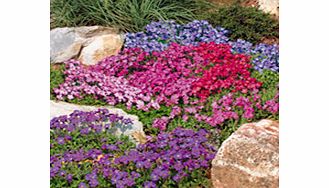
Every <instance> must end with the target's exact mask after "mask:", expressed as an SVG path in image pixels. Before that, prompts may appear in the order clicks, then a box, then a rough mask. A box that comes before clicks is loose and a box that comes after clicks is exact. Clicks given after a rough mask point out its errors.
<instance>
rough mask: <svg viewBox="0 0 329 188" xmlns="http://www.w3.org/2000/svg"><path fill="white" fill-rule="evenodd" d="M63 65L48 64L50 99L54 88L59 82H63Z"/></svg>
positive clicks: (53, 95) (53, 97)
mask: <svg viewBox="0 0 329 188" xmlns="http://www.w3.org/2000/svg"><path fill="white" fill-rule="evenodd" d="M64 69H65V66H64V65H50V99H52V100H54V99H55V98H56V97H55V94H54V92H53V89H54V88H57V87H58V86H59V85H60V84H61V83H64V79H65V77H64Z"/></svg>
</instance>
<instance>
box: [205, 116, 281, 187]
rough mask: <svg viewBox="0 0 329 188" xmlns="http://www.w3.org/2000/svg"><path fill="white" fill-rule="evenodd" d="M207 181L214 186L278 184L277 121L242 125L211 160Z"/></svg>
mask: <svg viewBox="0 0 329 188" xmlns="http://www.w3.org/2000/svg"><path fill="white" fill-rule="evenodd" d="M211 181H212V184H213V185H214V187H216V188H277V187H279V123H278V122H275V121H271V120H261V121H259V122H256V123H248V124H244V125H242V126H241V127H240V128H239V129H238V130H237V131H236V132H235V133H233V134H232V135H231V136H230V137H229V138H228V139H227V140H226V141H225V142H224V143H223V144H222V146H221V147H220V149H219V151H218V152H217V155H216V157H215V159H214V160H213V161H212V169H211Z"/></svg>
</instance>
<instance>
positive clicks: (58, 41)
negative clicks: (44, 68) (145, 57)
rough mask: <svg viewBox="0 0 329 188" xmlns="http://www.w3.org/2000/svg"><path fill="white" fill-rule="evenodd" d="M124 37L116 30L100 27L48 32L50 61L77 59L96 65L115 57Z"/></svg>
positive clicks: (58, 61)
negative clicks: (105, 59) (108, 57)
mask: <svg viewBox="0 0 329 188" xmlns="http://www.w3.org/2000/svg"><path fill="white" fill-rule="evenodd" d="M123 41H124V37H123V35H121V34H119V30H118V29H114V28H109V27H102V26H83V27H65V28H55V29H52V30H51V31H50V61H51V63H62V62H64V61H67V60H69V59H79V60H81V61H82V63H83V64H86V65H92V64H96V63H97V62H98V61H99V60H101V59H103V58H105V57H107V56H111V55H116V54H117V53H118V52H119V51H120V49H121V47H122V45H123Z"/></svg>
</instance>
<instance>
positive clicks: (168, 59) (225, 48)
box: [50, 20, 279, 188]
mask: <svg viewBox="0 0 329 188" xmlns="http://www.w3.org/2000/svg"><path fill="white" fill-rule="evenodd" d="M229 34H230V31H228V30H226V29H224V28H221V27H219V26H218V27H213V26H211V25H210V24H209V23H208V22H207V21H199V20H195V21H192V22H190V23H187V24H184V25H183V24H178V23H176V22H175V21H166V22H163V21H160V22H152V23H150V24H149V25H147V26H146V27H145V32H137V33H127V34H126V39H125V44H124V49H123V50H122V51H121V52H120V53H119V54H117V55H114V56H110V57H106V58H104V59H103V60H101V61H100V62H99V63H97V64H96V65H90V66H86V65H83V64H82V63H81V62H79V61H77V60H73V59H72V60H69V61H67V62H65V63H64V64H63V65H60V66H58V67H52V68H51V96H52V99H57V100H62V101H66V102H70V103H78V104H85V105H98V106H99V105H111V106H114V107H116V108H121V109H123V110H124V111H126V112H127V113H129V114H134V115H137V116H138V119H139V121H141V122H142V124H143V131H144V132H145V133H146V135H147V136H146V138H145V140H146V141H145V142H143V143H141V144H139V145H136V144H135V143H134V142H132V141H131V140H130V138H128V137H127V136H122V135H121V136H115V134H114V132H115V128H116V127H118V126H119V127H126V126H127V127H129V126H131V125H132V123H133V122H132V120H131V119H129V118H125V117H123V116H120V115H117V114H112V113H110V112H109V111H108V110H106V109H98V110H95V111H90V112H84V111H74V112H73V113H71V114H69V115H63V116H59V117H55V118H53V119H51V121H50V153H51V157H50V168H51V171H50V178H51V182H50V183H51V187H56V188H62V187H79V188H85V187H88V188H89V187H118V188H121V187H122V188H124V187H140V188H142V187H210V184H209V179H210V177H209V172H210V168H211V161H212V159H213V158H214V156H215V154H216V151H217V149H218V147H219V146H220V145H221V144H222V142H223V141H224V140H225V139H226V138H227V137H228V136H230V135H231V134H232V133H233V132H234V131H235V130H236V129H237V128H238V127H239V125H242V124H244V123H247V122H254V121H258V120H260V119H264V118H267V119H273V120H278V119H279V84H278V83H279V46H278V45H275V44H274V45H268V44H262V43H260V44H253V43H251V42H249V41H245V40H242V39H237V40H235V41H232V40H230V39H229V37H228V35H229Z"/></svg>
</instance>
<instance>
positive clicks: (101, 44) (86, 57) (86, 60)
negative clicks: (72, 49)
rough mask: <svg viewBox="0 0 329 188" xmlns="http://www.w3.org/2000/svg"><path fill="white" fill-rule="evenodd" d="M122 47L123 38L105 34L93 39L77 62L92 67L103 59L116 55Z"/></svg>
mask: <svg viewBox="0 0 329 188" xmlns="http://www.w3.org/2000/svg"><path fill="white" fill-rule="evenodd" d="M122 45H123V37H122V36H121V35H117V34H107V35H101V36H97V37H93V38H92V39H91V42H89V44H88V45H87V46H86V47H84V48H83V49H82V51H81V54H80V57H79V60H80V61H81V62H82V63H83V64H85V65H94V64H97V63H98V62H99V61H101V60H102V59H104V58H105V57H108V56H111V55H116V54H118V53H119V51H120V50H121V47H122Z"/></svg>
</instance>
